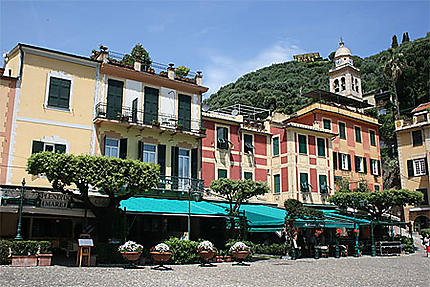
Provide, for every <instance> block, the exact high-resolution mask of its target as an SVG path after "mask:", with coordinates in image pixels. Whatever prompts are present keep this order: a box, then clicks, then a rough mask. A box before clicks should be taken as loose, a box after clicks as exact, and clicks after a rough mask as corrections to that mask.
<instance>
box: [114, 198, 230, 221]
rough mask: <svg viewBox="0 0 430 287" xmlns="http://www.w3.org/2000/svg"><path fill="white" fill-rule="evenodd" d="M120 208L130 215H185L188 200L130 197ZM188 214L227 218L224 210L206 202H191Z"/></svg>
mask: <svg viewBox="0 0 430 287" xmlns="http://www.w3.org/2000/svg"><path fill="white" fill-rule="evenodd" d="M120 208H121V209H123V210H127V212H131V213H141V214H151V213H152V214H167V215H187V214H188V200H177V199H162V198H150V197H132V198H129V199H126V200H123V201H121V204H120ZM190 213H191V215H194V216H199V215H200V216H227V215H228V213H227V211H226V210H225V208H223V207H221V206H217V205H215V204H213V203H211V202H208V201H199V202H196V201H191V202H190Z"/></svg>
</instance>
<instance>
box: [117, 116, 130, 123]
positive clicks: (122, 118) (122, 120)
mask: <svg viewBox="0 0 430 287" xmlns="http://www.w3.org/2000/svg"><path fill="white" fill-rule="evenodd" d="M119 120H120V121H121V122H128V120H129V116H127V115H121V116H120V117H119Z"/></svg>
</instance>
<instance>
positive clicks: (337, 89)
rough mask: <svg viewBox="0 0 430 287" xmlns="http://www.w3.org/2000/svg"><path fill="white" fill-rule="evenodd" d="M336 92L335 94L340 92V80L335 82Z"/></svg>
mask: <svg viewBox="0 0 430 287" xmlns="http://www.w3.org/2000/svg"><path fill="white" fill-rule="evenodd" d="M334 92H335V93H338V92H339V80H338V79H336V80H334Z"/></svg>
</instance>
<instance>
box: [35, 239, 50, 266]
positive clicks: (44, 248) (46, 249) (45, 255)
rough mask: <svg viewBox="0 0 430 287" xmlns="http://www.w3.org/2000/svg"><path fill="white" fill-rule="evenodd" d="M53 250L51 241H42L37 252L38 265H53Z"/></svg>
mask: <svg viewBox="0 0 430 287" xmlns="http://www.w3.org/2000/svg"><path fill="white" fill-rule="evenodd" d="M51 260H52V252H51V242H49V241H40V242H39V252H38V254H37V266H51Z"/></svg>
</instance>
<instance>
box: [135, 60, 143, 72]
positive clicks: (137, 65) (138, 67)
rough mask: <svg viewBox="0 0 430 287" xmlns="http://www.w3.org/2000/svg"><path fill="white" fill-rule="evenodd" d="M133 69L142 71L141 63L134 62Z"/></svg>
mask: <svg viewBox="0 0 430 287" xmlns="http://www.w3.org/2000/svg"><path fill="white" fill-rule="evenodd" d="M134 69H135V70H136V71H139V72H140V71H142V63H141V62H139V61H134Z"/></svg>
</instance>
